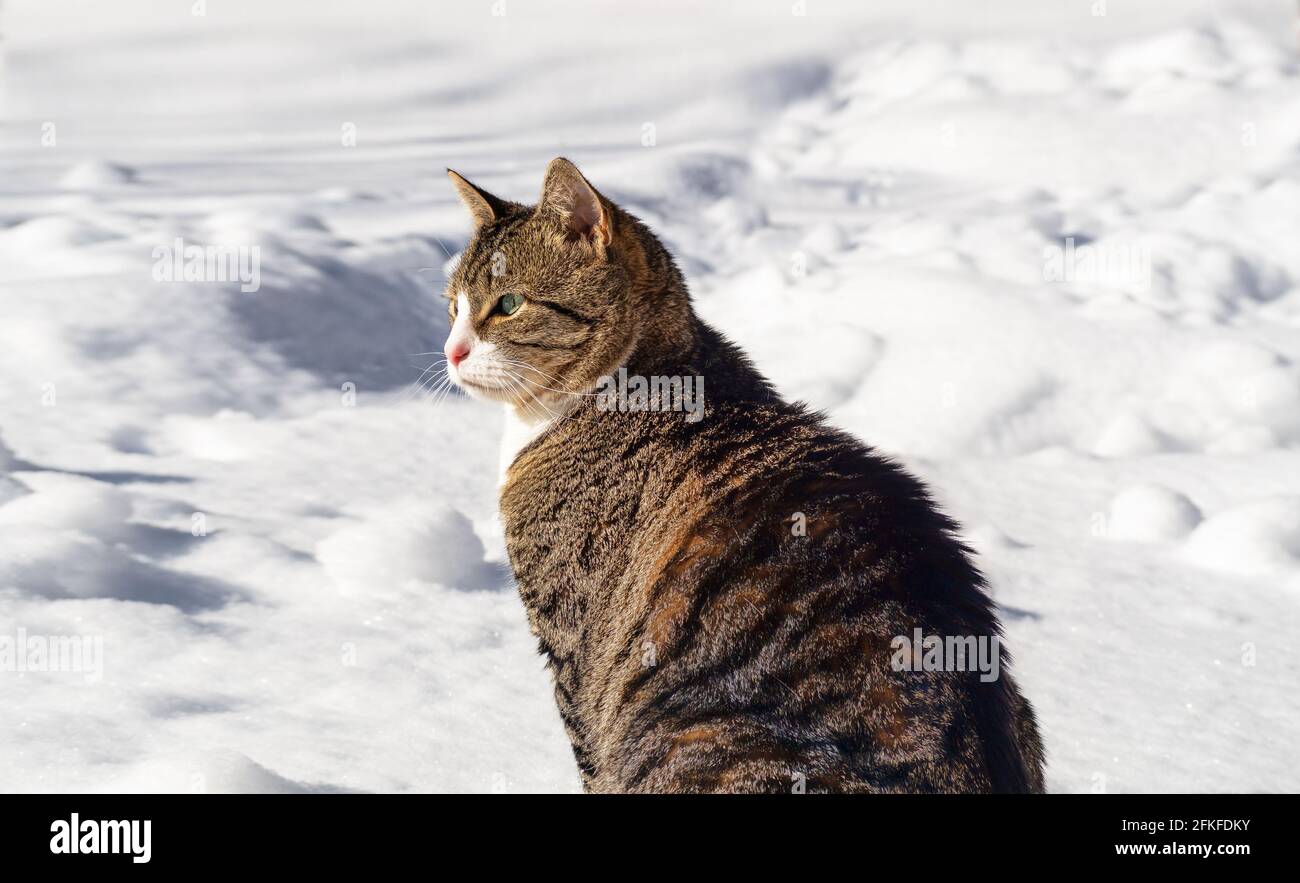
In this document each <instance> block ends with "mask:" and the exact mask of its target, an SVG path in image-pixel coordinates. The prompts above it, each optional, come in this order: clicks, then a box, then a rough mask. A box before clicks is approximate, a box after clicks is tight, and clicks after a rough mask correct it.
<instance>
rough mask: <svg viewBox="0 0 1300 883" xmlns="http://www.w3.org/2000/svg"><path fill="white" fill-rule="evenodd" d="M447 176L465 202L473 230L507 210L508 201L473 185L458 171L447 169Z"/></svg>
mask: <svg viewBox="0 0 1300 883" xmlns="http://www.w3.org/2000/svg"><path fill="white" fill-rule="evenodd" d="M447 177H448V178H451V183H452V184H454V185H455V186H456V192H457V193H458V194H460V201H461V202H463V203H465V208H467V209H469V214H470V217H472V218H473V219H474V229H475V230H477V229H479V228H480V227H482V226H483V225H485V224H491V223H492V222H493V221H495V220H497V219H498V218H500V217H502V216H503V215H505V214H506V212H507V211H508V210H509V208H510V205H511V204H510V203H509V202H507V201H506V200H504V199H500V198H498V197H496V196H493V195H492V194H491V193H488V192H487V191H486V190H484V189H483V188H481V187H475V186H474V185H473V184H471V183H470V182H469V181H467V180H465V178H464V177H463V176H462V175H461V174H460V173H459V172H455V171H452V170H451V169H447Z"/></svg>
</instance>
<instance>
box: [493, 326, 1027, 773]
mask: <svg viewBox="0 0 1300 883" xmlns="http://www.w3.org/2000/svg"><path fill="white" fill-rule="evenodd" d="M715 350H717V351H719V352H722V353H723V354H724V355H725V354H727V353H726V350H725V349H719V348H717V347H716V345H715ZM706 358H707V356H706V357H703V358H702V359H700V361H698V362H697V363H696V364H695V365H691V364H685V365H682V366H670V367H678V368H679V370H692V369H700V370H701V374H702V376H704V377H705V378H709V377H710V374H711V375H712V379H713V380H714V383H713V387H712V388H706V401H707V410H706V413H705V417H704V419H702V420H699V421H695V422H692V421H688V420H687V419H685V416H684V414H683V413H681V412H673V411H666V412H642V413H623V412H618V411H608V410H601V409H599V408H597V407H595V406H594V404H593V403H590V402H589V403H586V405H585V406H584V407H581V408H578V409H577V410H575V412H574V413H573V414H572V415H571V418H570V419H569V420H566V421H565V422H564V423H562V424H561V425H560V426H558V427H556V428H555V429H554V430H552V431H551V432H550V433H548V434H547V435H546V436H544V437H543V438H541V439H539V440H538V441H537V442H534V444H533V445H531V446H530V447H529V448H527V449H525V451H524V452H522V453H521V455H520V457H519V458H518V460H516V462H515V464H514V466H513V467H512V469H511V471H510V475H509V479H508V481H507V483H506V485H505V487H504V488H503V492H502V512H503V516H504V518H505V523H506V529H507V539H508V544H509V548H510V554H511V561H512V565H513V566H514V569H515V573H516V576H517V578H518V580H519V584H520V590H521V593H522V594H523V597H524V600H525V602H526V604H527V605H528V607H529V613H530V618H531V620H532V623H533V627H534V630H535V631H536V632H537V633H538V636H539V639H540V640H541V643H542V647H543V649H544V650H545V651H546V652H547V654H548V656H549V657H550V659H551V661H552V668H553V670H554V672H555V675H556V684H557V698H558V700H559V704H560V709H561V714H562V715H563V716H564V717H565V721H566V725H567V726H568V728H569V731H570V735H571V736H572V737H573V738H574V742H575V750H576V751H577V752H578V754H579V760H580V763H583V764H584V766H585V773H586V776H587V781H588V785H589V787H592V788H593V789H597V790H627V789H647V790H788V789H790V788H791V787H794V786H799V785H800V783H803V787H807V788H808V789H810V790H868V791H877V790H906V791H916V790H1029V789H1034V788H1036V787H1041V781H1040V778H1039V772H1038V769H1037V765H1038V762H1039V761H1038V752H1039V749H1038V747H1037V734H1036V729H1034V728H1033V721H1032V713H1031V712H1029V710H1028V706H1027V705H1026V704H1024V702H1023V700H1022V699H1021V698H1020V697H1019V694H1018V692H1017V691H1016V689H1015V687H1014V684H1013V683H1012V682H1011V681H1010V679H1009V677H1008V676H1007V675H1006V674H1005V673H1003V674H1002V676H1001V678H1000V679H999V680H998V681H995V682H992V683H983V682H981V681H980V680H979V679H978V677H977V676H976V675H974V674H973V673H971V672H959V671H931V672H904V671H898V670H895V668H896V667H895V666H894V665H893V664H892V663H893V660H894V659H895V657H896V654H895V653H894V652H893V648H892V642H893V640H894V639H895V638H896V637H899V636H908V637H910V636H912V635H913V634H915V633H916V630H917V629H920V630H921V632H923V633H925V634H927V635H929V634H934V635H940V636H943V635H957V636H973V637H981V638H985V639H990V638H992V637H994V636H996V635H997V634H998V625H997V621H996V617H995V615H994V613H993V611H992V607H991V604H990V602H989V600H988V598H987V596H986V595H985V594H984V592H983V590H982V585H983V583H982V579H981V577H980V575H979V573H978V571H977V570H976V569H975V568H974V566H973V565H972V563H971V561H970V558H969V555H968V554H967V552H966V550H965V549H964V548H963V547H962V546H961V545H960V543H959V542H957V540H956V539H954V537H953V534H952V531H953V525H952V523H951V522H950V521H949V520H948V519H947V518H946V517H944V516H943V515H942V513H941V512H939V510H938V509H937V508H936V507H935V506H934V505H933V503H932V502H931V500H930V499H929V497H928V495H927V494H926V492H925V490H924V488H923V486H922V485H921V484H920V483H919V482H918V481H917V480H916V479H914V478H913V477H912V476H910V475H909V474H908V473H907V472H905V471H904V470H902V469H901V468H899V467H898V466H896V465H895V464H893V463H891V462H889V461H888V460H886V459H884V458H881V457H879V456H876V455H874V454H873V453H872V452H870V451H869V450H868V449H867V448H866V447H865V446H863V445H862V444H861V443H860V442H858V441H856V440H855V439H853V438H852V437H850V436H848V435H846V434H844V433H841V432H839V431H836V430H834V429H832V428H830V427H829V426H828V425H827V424H826V423H825V422H824V421H823V420H822V419H821V418H820V417H819V415H817V414H814V413H811V412H808V411H807V410H805V409H803V408H802V407H800V406H797V405H792V404H788V403H785V402H783V401H782V400H780V399H779V398H778V397H777V396H775V394H773V393H771V390H770V388H769V387H767V385H766V384H765V383H764V382H763V381H762V380H761V378H758V377H757V375H753V374H752V370H751V369H749V368H748V363H746V362H743V359H742V360H741V361H740V362H735V361H734V360H730V359H729V360H728V362H729V364H723V365H718V364H712V365H711V364H707V363H706V362H705V361H704V359H706ZM710 369H712V370H710ZM705 372H709V373H705ZM1026 720H1027V721H1028V723H1027V724H1026V723H1025V721H1026ZM1026 726H1027V727H1028V730H1026V729H1025V727H1026ZM1026 733H1027V737H1026V736H1025V734H1026Z"/></svg>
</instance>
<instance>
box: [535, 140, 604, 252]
mask: <svg viewBox="0 0 1300 883" xmlns="http://www.w3.org/2000/svg"><path fill="white" fill-rule="evenodd" d="M537 207H538V208H539V209H541V210H542V211H546V212H550V213H552V214H553V215H554V216H555V217H556V218H557V219H558V220H559V221H560V223H561V224H562V225H563V226H564V228H565V229H566V230H567V231H568V233H569V234H570V235H571V236H572V237H574V238H576V239H579V240H582V241H585V242H590V243H592V244H593V245H596V246H597V247H598V248H601V249H604V247H605V246H608V245H609V243H610V241H611V240H613V238H614V216H613V212H612V206H611V205H610V204H609V203H608V202H607V201H606V200H605V198H604V197H603V196H601V195H600V194H599V193H597V192H596V188H595V187H592V186H591V184H589V183H588V182H587V179H586V178H584V177H583V176H582V172H580V171H578V167H577V166H575V165H574V164H573V163H571V162H569V161H568V160H567V159H565V158H564V157H562V156H560V157H556V158H555V159H553V160H551V163H550V165H548V166H547V167H546V178H545V179H544V180H543V181H542V196H541V199H539V200H538V201H537Z"/></svg>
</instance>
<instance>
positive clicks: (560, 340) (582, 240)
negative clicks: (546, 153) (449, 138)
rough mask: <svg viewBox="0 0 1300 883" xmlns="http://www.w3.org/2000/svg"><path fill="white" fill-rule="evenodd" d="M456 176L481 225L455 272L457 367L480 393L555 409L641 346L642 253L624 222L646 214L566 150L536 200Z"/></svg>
mask: <svg viewBox="0 0 1300 883" xmlns="http://www.w3.org/2000/svg"><path fill="white" fill-rule="evenodd" d="M447 174H448V176H449V177H450V178H451V180H452V183H453V184H454V185H455V186H456V190H457V192H458V193H459V194H460V198H461V201H462V202H464V203H465V207H466V208H468V209H469V213H470V216H471V217H472V219H473V222H474V226H475V231H474V236H473V238H472V239H471V240H470V242H469V245H468V246H466V248H465V251H464V252H463V253H462V255H461V258H460V260H459V262H458V263H457V264H456V267H455V269H454V271H453V272H452V273H451V276H450V278H449V279H448V281H447V290H446V296H447V299H448V301H449V313H450V319H451V332H450V334H449V335H448V337H447V343H446V346H445V347H444V350H445V352H446V356H447V372H448V374H449V375H450V376H451V379H452V380H453V381H454V382H455V383H456V384H457V385H458V386H460V387H461V388H462V389H464V390H465V391H467V392H468V393H469V394H470V395H472V396H475V397H477V398H482V399H489V400H493V401H500V402H505V403H507V404H510V405H513V406H515V407H519V408H525V409H532V410H539V411H542V412H546V411H554V410H557V407H556V406H557V405H560V404H562V403H564V402H565V397H566V396H574V395H578V394H582V393H584V392H587V391H588V390H590V389H591V387H592V386H593V385H594V384H595V383H596V382H597V380H598V379H599V378H600V377H601V376H602V375H604V374H607V373H609V372H611V371H613V370H614V369H615V368H616V367H617V366H618V365H619V364H620V363H621V362H622V360H624V359H625V358H626V357H627V355H628V353H629V352H630V351H631V349H632V348H633V347H634V346H635V344H636V340H637V322H636V321H634V319H635V316H634V311H635V308H636V305H635V303H634V300H635V297H634V292H635V289H636V288H637V287H638V286H637V285H636V277H637V276H638V275H639V274H638V270H639V269H643V268H644V255H639V254H638V249H637V245H636V242H635V241H634V240H633V239H632V238H631V237H632V230H631V229H621V228H630V227H631V226H632V225H634V224H635V223H636V222H635V221H634V220H633V219H632V218H631V216H630V215H627V214H625V213H623V212H621V211H619V210H618V208H617V207H616V206H614V204H613V203H611V202H610V201H609V200H607V199H605V198H604V197H603V196H601V195H600V194H599V193H598V192H597V191H596V189H595V188H593V187H592V186H591V184H589V183H588V182H587V179H586V178H584V177H583V176H582V173H581V172H579V171H578V169H577V167H575V166H574V165H573V163H571V162H569V161H568V160H566V159H555V160H553V161H552V162H551V163H550V165H549V166H548V167H547V169H546V176H545V181H544V183H543V185H542V194H541V197H540V198H539V199H538V202H537V205H535V206H525V205H521V204H520V203H516V202H509V201H507V200H504V199H500V198H498V197H496V196H493V195H492V194H490V193H488V192H487V191H485V190H483V189H481V188H479V187H476V186H474V185H473V184H471V183H470V182H469V181H467V180H465V179H464V178H462V177H461V176H460V175H458V174H457V173H456V172H453V171H451V170H450V169H449V170H448V171H447ZM638 263H639V264H640V267H638V266H636V265H635V264H638Z"/></svg>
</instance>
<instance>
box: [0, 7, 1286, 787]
mask: <svg viewBox="0 0 1300 883" xmlns="http://www.w3.org/2000/svg"><path fill="white" fill-rule="evenodd" d="M1104 5H1105V6H1107V11H1106V14H1105V15H1104V16H1095V15H1093V10H1094V9H1095V8H1096V4H1092V3H1086V2H1078V3H1075V2H1057V3H1043V2H1041V0H1021V2H985V3H979V4H969V3H963V4H957V3H953V4H946V5H943V6H940V5H938V4H917V3H905V2H901V0H898V2H878V3H872V4H862V3H830V2H825V0H808V2H807V3H806V4H793V3H790V2H776V3H772V4H718V5H715V6H712V7H710V8H709V9H707V10H706V9H700V8H697V5H691V6H690V7H689V8H687V7H686V6H683V7H681V10H680V11H674V10H672V9H671V8H665V5H664V4H651V3H645V4H631V3H627V2H618V3H613V2H606V3H596V4H588V5H585V6H582V7H579V6H575V5H569V4H559V5H548V6H545V7H542V6H540V5H538V4H531V3H524V2H518V0H508V5H504V6H502V5H500V4H496V5H494V4H491V3H488V2H486V0H485V2H483V3H467V4H454V8H436V9H435V8H434V6H433V5H428V6H427V7H426V6H425V5H423V4H414V3H412V4H397V3H388V2H366V3H351V4H305V5H297V6H295V5H291V4H288V3H283V4H282V3H275V4H267V3H260V4H259V3H254V2H233V0H232V2H221V3H217V2H209V3H207V4H206V8H205V9H206V15H202V16H196V15H193V14H192V6H191V4H189V3H114V4H102V3H89V2H86V3H68V2H37V0H21V2H17V3H10V4H8V5H6V6H5V8H4V10H3V18H0V32H2V33H3V35H4V38H5V40H4V43H3V46H4V49H3V51H4V53H5V59H4V64H5V67H4V70H3V79H2V80H0V84H2V88H3V93H2V94H0V100H2V101H3V104H2V105H0V107H2V108H3V121H2V122H0V150H2V151H3V153H2V154H0V156H2V157H3V166H2V167H0V168H2V171H0V304H2V305H3V314H2V317H3V321H0V378H3V381H2V382H0V438H2V439H3V443H2V444H0V639H3V638H4V637H5V636H9V637H10V638H13V637H15V636H16V635H17V633H18V630H19V629H23V630H25V632H26V634H29V635H85V636H99V637H101V638H102V639H103V648H104V664H103V672H102V678H99V679H91V678H87V677H84V676H83V675H81V674H77V673H72V672H41V671H26V672H19V671H8V672H6V671H0V706H3V707H4V708H5V709H6V714H5V715H4V720H3V722H2V723H0V790H3V791H71V790H129V791H156V790H164V791H194V790H198V791H303V790H306V791H349V790H363V791H493V790H495V791H573V790H577V789H578V779H577V775H576V771H575V769H574V765H573V761H572V758H571V756H570V751H569V747H568V744H567V742H566V740H565V737H564V734H563V731H562V729H561V726H560V723H559V720H558V717H557V715H556V712H555V710H554V707H553V701H552V697H551V692H550V686H549V683H548V680H547V677H546V675H545V673H544V671H543V669H542V662H541V659H540V658H539V657H538V655H537V654H536V649H535V643H534V641H533V640H532V638H531V637H530V636H529V634H528V631H527V627H526V624H525V617H524V612H523V610H522V608H521V605H520V603H519V601H518V599H517V598H516V596H515V593H514V591H513V589H512V586H511V583H510V577H509V572H508V569H507V568H506V567H505V566H504V563H503V562H504V558H505V555H504V549H503V544H502V539H501V536H500V528H499V527H498V525H497V521H496V512H495V495H494V485H495V479H496V468H495V459H496V446H497V443H498V439H499V436H500V432H501V422H502V421H501V414H500V413H499V412H498V411H497V410H496V409H494V408H492V407H490V406H486V405H483V404H480V403H475V402H471V401H468V400H465V399H463V398H460V397H456V396H452V397H449V398H444V399H441V400H437V401H435V400H433V399H432V398H431V397H430V396H429V395H428V392H427V390H428V381H429V380H430V379H431V377H430V376H429V375H423V376H422V373H421V372H422V371H424V369H425V368H426V366H427V365H428V364H429V362H430V361H432V358H433V357H432V356H430V355H428V353H430V352H433V351H437V350H439V349H440V348H441V345H442V340H443V336H444V335H445V332H446V324H445V312H444V306H443V304H442V302H441V300H440V298H439V297H438V293H439V291H440V289H441V282H442V278H443V268H444V267H445V266H446V264H447V262H448V261H449V259H450V258H451V257H452V256H453V255H454V254H455V252H456V251H457V249H458V248H459V247H461V246H462V245H463V243H464V241H465V238H466V235H467V233H468V225H467V220H466V218H465V216H464V213H463V210H462V209H461V207H460V206H459V204H458V203H457V202H456V201H455V198H454V195H453V192H452V189H451V187H450V186H449V185H448V183H447V182H446V180H445V178H444V177H443V174H442V169H443V167H444V166H452V167H455V168H457V169H458V170H460V171H461V172H463V173H465V174H466V175H468V176H470V177H471V178H472V179H473V180H475V181H476V182H478V183H480V184H482V185H484V186H486V187H488V188H490V189H492V190H495V191H497V192H499V193H501V194H502V195H506V196H509V197H512V198H520V199H528V198H531V197H532V196H533V195H534V194H535V193H536V191H537V189H538V187H539V186H540V179H541V172H542V169H543V168H544V165H545V163H546V161H547V160H549V159H550V158H552V157H553V156H555V155H558V154H563V155H567V156H569V157H570V158H572V159H573V160H575V161H576V162H578V163H579V165H580V166H581V167H582V168H583V170H584V171H585V172H586V173H587V175H588V176H589V177H590V178H591V179H592V180H593V181H594V182H595V183H596V184H597V186H599V187H601V188H603V189H604V190H605V191H606V192H607V193H609V194H610V195H611V196H612V197H613V198H615V199H617V200H619V201H621V202H623V203H624V204H625V205H627V206H629V207H630V208H631V209H632V210H633V211H634V212H636V213H637V214H639V215H641V216H642V217H643V218H644V219H645V220H647V221H648V222H649V223H650V224H651V225H652V226H653V227H654V228H655V229H656V230H657V231H659V232H660V234H661V235H662V236H663V237H664V238H665V240H666V241H667V242H668V243H669V244H670V246H671V248H672V249H673V250H674V252H675V253H676V254H677V255H678V256H679V258H680V260H681V262H682V264H683V267H684V268H685V270H686V271H687V273H688V276H689V278H690V282H691V284H692V286H693V289H694V292H695V295H696V299H697V303H698V306H699V309H700V310H701V312H702V313H703V314H704V315H705V317H706V318H707V319H709V320H711V321H712V322H714V323H715V324H716V325H717V326H718V327H720V328H721V329H723V330H724V331H725V332H726V333H728V334H730V335H732V336H733V337H734V338H735V339H736V340H738V341H739V342H740V343H741V344H743V345H744V346H745V347H746V348H747V349H748V350H749V352H750V353H751V354H752V355H753V356H754V357H755V359H756V360H757V362H758V364H759V365H760V366H761V367H762V368H763V369H764V370H765V371H767V372H768V373H769V374H770V376H771V377H772V378H773V379H774V380H775V381H776V382H777V383H778V384H779V385H780V386H781V388H782V389H783V390H785V391H786V392H787V393H788V394H789V395H791V396H793V397H801V398H805V399H806V400H808V401H810V402H811V403H813V404H814V405H816V406H818V407H821V408H824V409H826V410H827V411H828V413H829V414H830V416H831V419H832V420H833V421H834V422H835V423H837V424H839V425H841V426H843V427H846V428H848V429H850V430H852V431H854V432H856V433H857V434H859V435H860V436H861V437H862V438H863V439H865V440H867V441H868V442H870V443H872V444H874V445H877V446H879V447H880V448H882V449H883V450H885V451H888V452H890V453H892V454H895V455H897V456H898V457H900V458H901V459H902V460H903V461H904V462H906V463H907V464H909V465H910V466H911V467H912V468H913V469H915V470H916V471H917V472H919V473H920V474H922V475H923V476H924V477H925V478H927V479H928V480H930V481H931V482H932V483H933V486H934V487H935V489H936V492H937V494H938V495H939V497H940V499H941V500H942V501H943V503H944V505H945V506H946V507H947V508H948V509H949V510H950V511H951V512H953V513H954V514H955V515H956V516H957V517H958V518H960V519H961V520H962V522H963V523H964V524H965V526H966V531H967V535H968V537H969V539H970V541H971V543H972V544H973V545H975V547H976V548H978V550H979V551H980V553H981V561H982V564H983V566H984V568H985V569H986V570H987V572H988V574H989V576H990V578H991V581H992V584H993V591H994V594H995V597H996V600H997V602H998V604H999V605H1000V607H1001V610H1002V615H1003V617H1004V620H1005V623H1006V626H1007V631H1008V633H1009V638H1010V646H1011V648H1012V649H1013V651H1014V653H1015V657H1016V663H1015V670H1016V672H1017V674H1018V677H1019V678H1020V681H1021V683H1022V685H1023V687H1024V689H1025V691H1026V692H1027V693H1028V695H1029V696H1030V697H1031V698H1032V700H1033V701H1034V703H1035V704H1036V706H1037V708H1038V711H1039V714H1040V718H1041V721H1042V725H1043V729H1044V733H1045V738H1046V741H1047V747H1048V751H1049V768H1048V784H1049V787H1050V788H1051V789H1052V790H1055V791H1102V790H1105V791H1110V792H1125V791H1156V790H1176V791H1225V790H1247V791H1251V790H1268V791H1273V790H1290V791H1296V790H1300V765H1297V764H1296V763H1295V760H1296V745H1297V744H1300V689H1297V687H1300V651H1298V650H1297V647H1296V635H1297V634H1300V284H1298V281H1300V248H1297V247H1296V234H1297V231H1298V225H1297V222H1300V88H1298V87H1300V56H1298V55H1297V51H1296V42H1295V36H1294V31H1293V23H1292V16H1293V13H1294V10H1293V7H1292V5H1291V4H1289V3H1286V2H1283V0H1259V2H1248V0H1237V2H1215V3H1210V2H1203V3H1197V2H1188V3H1180V4H1170V3H1162V2H1154V0H1152V2H1146V3H1132V2H1125V3H1121V2H1112V3H1109V4H1104ZM439 6H448V7H452V6H453V5H452V4H439ZM800 7H802V8H804V9H806V12H807V14H806V15H803V16H798V15H793V14H792V10H794V9H798V8H800ZM866 7H870V11H867V8H866ZM500 8H504V9H505V11H506V14H505V15H494V14H493V12H494V10H496V9H500ZM176 237H181V238H183V239H184V240H185V241H186V242H188V243H197V244H202V245H227V246H256V247H258V248H259V249H260V260H261V265H260V269H261V284H260V288H259V290H258V291H256V292H251V293H243V292H241V291H240V286H239V284H238V283H237V282H202V281H192V282H185V281H175V282H164V281H155V279H154V278H153V276H152V275H151V272H152V269H153V265H154V259H153V251H154V249H155V248H157V247H160V246H169V245H170V244H171V243H172V242H173V241H174V239H175V238H176ZM417 354H424V355H417Z"/></svg>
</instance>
